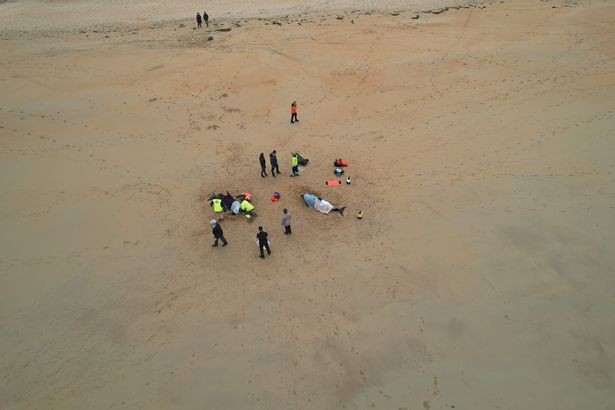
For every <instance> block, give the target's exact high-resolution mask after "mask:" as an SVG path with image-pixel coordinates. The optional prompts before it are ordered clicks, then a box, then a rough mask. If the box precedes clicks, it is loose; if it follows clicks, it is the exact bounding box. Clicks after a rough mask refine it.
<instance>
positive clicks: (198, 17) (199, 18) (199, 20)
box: [196, 11, 203, 28]
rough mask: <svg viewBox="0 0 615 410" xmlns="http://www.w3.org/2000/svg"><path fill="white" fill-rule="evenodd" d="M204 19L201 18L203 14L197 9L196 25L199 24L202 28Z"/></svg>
mask: <svg viewBox="0 0 615 410" xmlns="http://www.w3.org/2000/svg"><path fill="white" fill-rule="evenodd" d="M202 21H203V20H201V14H200V13H199V12H198V11H197V12H196V25H197V27H198V28H201V22H202Z"/></svg>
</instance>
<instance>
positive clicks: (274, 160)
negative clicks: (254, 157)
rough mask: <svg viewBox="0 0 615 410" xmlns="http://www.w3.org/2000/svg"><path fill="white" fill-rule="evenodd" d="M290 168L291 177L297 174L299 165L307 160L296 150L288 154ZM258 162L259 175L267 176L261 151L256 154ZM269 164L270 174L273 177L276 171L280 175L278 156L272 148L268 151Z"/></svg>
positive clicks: (265, 164)
mask: <svg viewBox="0 0 615 410" xmlns="http://www.w3.org/2000/svg"><path fill="white" fill-rule="evenodd" d="M290 155H291V156H290V168H291V175H290V176H291V177H296V176H299V165H305V164H307V162H308V161H309V160H307V159H305V158H303V157H302V156H301V155H300V154H299V153H297V152H291V154H290ZM258 162H259V163H260V164H261V177H263V178H264V177H267V176H269V175H268V174H267V161H266V160H265V154H264V153H263V152H261V153H260V155H259V156H258ZM269 164H270V165H271V175H272V176H274V177H275V174H276V172H277V174H278V175H280V173H281V172H280V167H279V164H278V156H277V152H276V150H273V151H272V152H271V153H269Z"/></svg>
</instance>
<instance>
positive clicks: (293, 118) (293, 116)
mask: <svg viewBox="0 0 615 410" xmlns="http://www.w3.org/2000/svg"><path fill="white" fill-rule="evenodd" d="M295 122H299V119H297V101H293V102H292V104H291V105H290V123H291V124H293V123H295Z"/></svg>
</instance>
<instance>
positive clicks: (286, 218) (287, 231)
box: [282, 208, 293, 235]
mask: <svg viewBox="0 0 615 410" xmlns="http://www.w3.org/2000/svg"><path fill="white" fill-rule="evenodd" d="M283 212H284V214H283V215H282V226H283V227H284V234H285V235H290V234H291V233H293V230H292V229H291V228H290V220H291V216H290V214H289V213H288V209H286V208H284V211H283Z"/></svg>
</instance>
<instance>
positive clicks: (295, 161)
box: [290, 152, 299, 177]
mask: <svg viewBox="0 0 615 410" xmlns="http://www.w3.org/2000/svg"><path fill="white" fill-rule="evenodd" d="M291 155H292V157H290V166H291V170H292V174H291V177H297V176H299V156H298V155H297V154H296V153H294V152H293V153H292V154H291Z"/></svg>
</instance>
